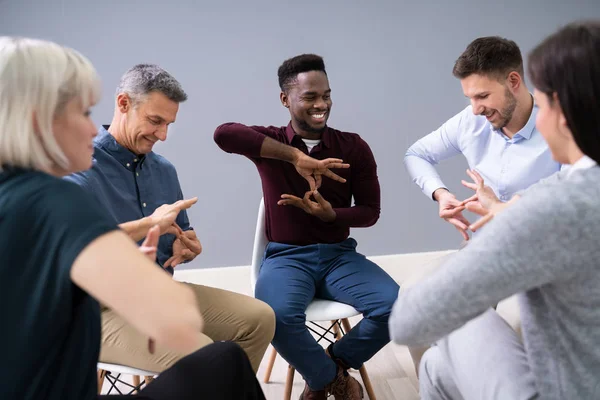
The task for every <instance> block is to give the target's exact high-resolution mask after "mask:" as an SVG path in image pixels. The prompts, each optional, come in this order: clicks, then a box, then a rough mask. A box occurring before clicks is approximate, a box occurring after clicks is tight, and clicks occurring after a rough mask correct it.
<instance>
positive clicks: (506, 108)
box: [460, 74, 517, 129]
mask: <svg viewBox="0 0 600 400" xmlns="http://www.w3.org/2000/svg"><path fill="white" fill-rule="evenodd" d="M507 81H508V78H507ZM460 84H461V86H462V89H463V93H464V94H465V96H467V97H468V98H469V99H470V100H471V105H472V107H473V114H475V115H484V116H485V117H486V118H487V120H488V121H489V122H490V124H492V126H493V127H494V128H495V129H502V128H504V127H505V126H506V125H508V123H509V122H510V121H511V119H512V118H513V115H514V112H515V109H516V108H517V99H516V97H515V94H514V93H513V92H512V91H511V88H510V85H508V84H507V83H502V82H500V81H498V80H497V79H494V78H492V77H489V76H486V75H480V74H472V75H469V76H468V77H466V78H463V79H461V80H460Z"/></svg>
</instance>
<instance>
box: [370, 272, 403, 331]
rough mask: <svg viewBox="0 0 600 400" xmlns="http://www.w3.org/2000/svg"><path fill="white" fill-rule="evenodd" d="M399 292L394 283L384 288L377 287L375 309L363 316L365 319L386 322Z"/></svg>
mask: <svg viewBox="0 0 600 400" xmlns="http://www.w3.org/2000/svg"><path fill="white" fill-rule="evenodd" d="M399 290H400V287H399V286H398V284H397V283H396V282H395V281H391V282H390V283H389V284H387V285H385V286H384V287H378V291H377V299H376V301H375V307H373V309H372V310H370V311H369V312H368V313H367V314H365V317H366V318H369V319H374V320H377V321H382V322H387V321H388V319H389V317H390V314H391V313H392V308H393V307H394V303H395V302H396V300H397V299H398V291H399Z"/></svg>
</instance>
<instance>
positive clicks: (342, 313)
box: [306, 299, 360, 322]
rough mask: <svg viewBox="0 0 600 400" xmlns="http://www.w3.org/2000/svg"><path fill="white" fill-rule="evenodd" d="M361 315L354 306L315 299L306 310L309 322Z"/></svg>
mask: <svg viewBox="0 0 600 400" xmlns="http://www.w3.org/2000/svg"><path fill="white" fill-rule="evenodd" d="M356 315H360V313H359V312H358V311H356V309H355V308H354V307H352V306H349V305H348V304H344V303H338V302H337V301H331V300H322V299H315V300H313V301H312V303H310V304H309V305H308V308H307V309H306V320H307V321H328V322H329V321H332V320H338V319H344V318H350V317H354V316H356Z"/></svg>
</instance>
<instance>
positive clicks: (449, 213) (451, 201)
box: [433, 189, 471, 240]
mask: <svg viewBox="0 0 600 400" xmlns="http://www.w3.org/2000/svg"><path fill="white" fill-rule="evenodd" d="M433 197H434V198H435V199H436V200H437V202H438V203H439V204H440V218H442V219H444V220H446V221H448V222H450V223H451V224H452V225H454V227H455V228H456V229H457V230H458V231H459V232H460V233H461V235H462V237H463V239H465V240H469V234H468V233H467V229H469V225H471V223H470V222H469V221H467V219H466V218H465V217H464V215H463V214H462V212H463V210H464V209H465V206H464V204H463V202H461V201H458V200H457V199H456V196H454V195H453V194H452V193H450V192H449V191H447V190H446V189H437V190H436V191H435V192H434V193H433Z"/></svg>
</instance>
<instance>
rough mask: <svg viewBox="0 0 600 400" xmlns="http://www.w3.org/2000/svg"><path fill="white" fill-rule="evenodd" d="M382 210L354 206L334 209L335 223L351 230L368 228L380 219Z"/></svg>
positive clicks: (373, 207)
mask: <svg viewBox="0 0 600 400" xmlns="http://www.w3.org/2000/svg"><path fill="white" fill-rule="evenodd" d="M380 210H381V209H380V208H379V207H375V206H354V207H347V208H334V209H333V211H335V221H334V222H335V223H336V224H340V225H343V226H347V227H349V228H367V227H369V226H373V225H375V223H376V222H377V220H378V219H379V214H380Z"/></svg>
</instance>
